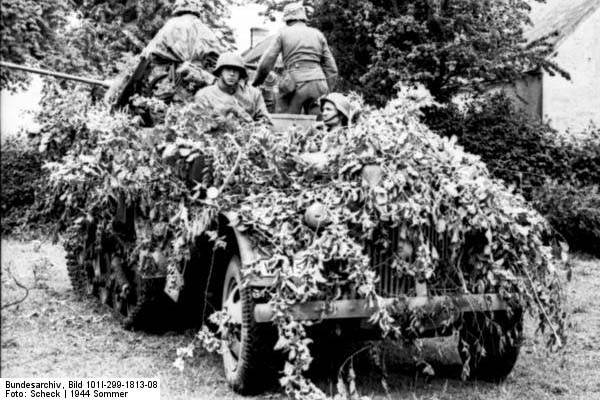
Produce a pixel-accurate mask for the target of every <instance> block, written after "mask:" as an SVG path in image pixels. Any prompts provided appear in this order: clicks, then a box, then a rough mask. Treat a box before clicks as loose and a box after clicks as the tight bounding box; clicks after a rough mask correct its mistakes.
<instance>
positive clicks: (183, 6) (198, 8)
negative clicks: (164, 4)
mask: <svg viewBox="0 0 600 400" xmlns="http://www.w3.org/2000/svg"><path fill="white" fill-rule="evenodd" d="M203 8H204V7H203V5H202V1H201V0H175V4H173V12H172V14H173V15H181V14H195V15H197V16H200V15H201V14H202V9H203Z"/></svg>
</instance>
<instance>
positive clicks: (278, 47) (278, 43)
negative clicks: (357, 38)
mask: <svg viewBox="0 0 600 400" xmlns="http://www.w3.org/2000/svg"><path fill="white" fill-rule="evenodd" d="M283 20H284V21H285V23H286V26H285V27H283V28H282V29H281V30H280V31H279V32H278V33H277V35H276V36H275V38H274V40H273V43H272V44H271V46H270V47H269V48H268V49H267V51H266V52H265V54H263V56H262V57H261V59H260V62H259V65H258V68H257V71H256V76H255V77H254V81H253V82H252V85H254V86H258V85H260V84H262V83H263V82H264V80H265V78H266V77H267V75H268V73H269V71H270V70H271V69H272V68H273V66H274V65H275V62H276V61H277V56H278V55H279V54H280V53H281V55H282V58H283V63H284V65H285V72H284V74H283V77H282V78H281V81H280V83H279V97H278V99H277V110H276V112H278V113H291V114H301V113H303V112H304V113H305V114H314V115H316V114H318V113H319V103H318V99H319V97H321V96H322V95H324V94H327V93H329V91H330V90H331V89H333V86H334V84H335V80H336V78H337V66H336V63H335V59H334V58H333V55H332V54H331V50H330V49H329V46H328V44H327V40H326V39H325V36H324V35H323V33H321V31H319V30H317V29H315V28H311V27H308V26H307V25H306V21H307V17H306V12H305V10H304V7H303V6H302V4H301V3H293V4H288V5H287V6H286V7H285V8H284V10H283Z"/></svg>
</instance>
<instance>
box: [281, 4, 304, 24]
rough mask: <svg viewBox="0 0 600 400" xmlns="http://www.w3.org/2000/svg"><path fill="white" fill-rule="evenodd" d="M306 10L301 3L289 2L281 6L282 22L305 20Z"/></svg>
mask: <svg viewBox="0 0 600 400" xmlns="http://www.w3.org/2000/svg"><path fill="white" fill-rule="evenodd" d="M306 20H308V18H306V11H305V10H304V6H303V5H302V3H291V4H288V5H287V6H285V7H284V8H283V22H288V21H306Z"/></svg>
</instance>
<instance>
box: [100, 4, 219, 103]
mask: <svg viewBox="0 0 600 400" xmlns="http://www.w3.org/2000/svg"><path fill="white" fill-rule="evenodd" d="M203 7H204V4H203V2H202V1H201V0H176V1H175V3H174V4H173V9H172V18H171V19H169V20H168V21H167V22H166V23H165V25H164V26H163V27H162V28H161V29H160V30H159V31H158V33H157V34H156V36H155V37H154V38H153V39H152V40H151V41H150V43H149V44H148V46H146V48H145V49H144V50H143V52H142V54H141V56H140V61H139V63H138V65H137V67H136V68H135V70H134V71H133V73H130V74H128V75H126V76H125V77H124V79H122V80H121V81H120V82H117V86H118V87H117V88H111V90H109V92H113V93H114V95H113V96H112V103H113V105H114V106H115V107H117V108H120V107H124V106H125V105H127V104H129V99H130V98H131V96H133V95H134V94H141V95H143V96H146V97H156V98H158V99H160V100H163V101H165V102H166V103H171V102H176V103H182V102H186V101H191V100H192V99H193V95H194V93H195V92H196V91H197V90H198V89H199V88H201V87H203V86H206V85H209V84H211V83H212V82H213V81H214V76H213V75H212V74H211V73H210V72H209V71H210V69H212V66H213V65H214V62H215V60H216V58H217V57H218V53H219V52H220V48H221V45H220V42H219V40H218V38H217V37H216V36H215V34H214V33H213V32H212V31H211V30H210V29H209V28H208V27H207V26H206V25H205V24H204V23H203V22H202V20H201V18H200V17H201V16H202V10H203ZM207 69H208V70H207ZM108 97H109V100H110V97H111V96H110V95H109V96H108Z"/></svg>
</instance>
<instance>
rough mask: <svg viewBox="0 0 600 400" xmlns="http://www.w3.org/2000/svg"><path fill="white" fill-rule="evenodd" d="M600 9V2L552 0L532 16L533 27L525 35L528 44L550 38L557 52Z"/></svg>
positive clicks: (593, 0) (595, 0)
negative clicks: (580, 25)
mask: <svg viewBox="0 0 600 400" xmlns="http://www.w3.org/2000/svg"><path fill="white" fill-rule="evenodd" d="M598 9H600V0H550V1H548V3H547V4H543V5H538V6H537V7H535V8H534V9H533V11H532V14H531V19H532V22H533V26H531V27H530V28H529V29H527V30H526V31H525V33H524V35H525V38H526V39H527V41H528V42H533V41H535V40H538V39H541V38H543V37H546V36H548V38H547V42H548V43H550V44H552V45H553V46H554V50H556V49H557V48H558V47H559V46H560V45H561V44H562V43H563V41H564V40H565V39H566V38H567V37H568V36H569V35H570V34H571V33H573V32H574V31H575V29H576V28H577V26H579V24H581V23H582V22H583V21H584V20H585V19H586V18H587V17H589V16H591V15H592V14H593V13H594V12H595V11H596V10H598Z"/></svg>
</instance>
